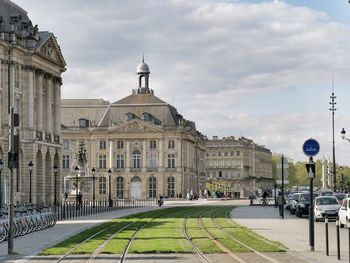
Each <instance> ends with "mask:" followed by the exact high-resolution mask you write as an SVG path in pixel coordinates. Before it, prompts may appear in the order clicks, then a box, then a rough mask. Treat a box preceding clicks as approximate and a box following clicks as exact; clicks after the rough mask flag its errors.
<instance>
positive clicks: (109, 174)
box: [108, 169, 113, 207]
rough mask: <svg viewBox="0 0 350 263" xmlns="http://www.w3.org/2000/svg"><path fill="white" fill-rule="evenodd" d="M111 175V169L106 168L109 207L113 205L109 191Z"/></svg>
mask: <svg viewBox="0 0 350 263" xmlns="http://www.w3.org/2000/svg"><path fill="white" fill-rule="evenodd" d="M111 177H112V171H111V169H108V179H109V180H108V204H109V207H112V206H113V201H112V193H111Z"/></svg>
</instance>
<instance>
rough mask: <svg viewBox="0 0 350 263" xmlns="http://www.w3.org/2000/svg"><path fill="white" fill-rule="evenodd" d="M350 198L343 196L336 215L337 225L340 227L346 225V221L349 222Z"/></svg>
mask: <svg viewBox="0 0 350 263" xmlns="http://www.w3.org/2000/svg"><path fill="white" fill-rule="evenodd" d="M349 203H350V198H349V197H348V198H345V199H344V200H343V204H342V206H341V207H340V209H339V212H338V216H339V226H340V227H341V228H343V227H344V225H347V224H348V222H350V207H349Z"/></svg>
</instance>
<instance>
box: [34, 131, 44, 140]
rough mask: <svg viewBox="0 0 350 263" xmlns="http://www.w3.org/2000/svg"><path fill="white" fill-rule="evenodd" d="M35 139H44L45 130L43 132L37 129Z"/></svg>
mask: <svg viewBox="0 0 350 263" xmlns="http://www.w3.org/2000/svg"><path fill="white" fill-rule="evenodd" d="M35 139H36V140H37V141H42V140H43V132H41V131H36V133H35Z"/></svg>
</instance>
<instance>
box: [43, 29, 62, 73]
mask: <svg viewBox="0 0 350 263" xmlns="http://www.w3.org/2000/svg"><path fill="white" fill-rule="evenodd" d="M38 52H39V53H40V54H41V55H42V56H44V57H46V58H48V59H50V60H52V61H55V62H56V63H58V64H60V65H62V66H65V65H66V62H65V61H64V58H63V55H62V52H61V49H60V47H59V45H58V43H57V41H56V39H55V38H54V37H53V36H51V37H50V38H49V39H48V40H47V41H46V42H45V43H43V44H42V46H41V47H40V48H39V50H38Z"/></svg>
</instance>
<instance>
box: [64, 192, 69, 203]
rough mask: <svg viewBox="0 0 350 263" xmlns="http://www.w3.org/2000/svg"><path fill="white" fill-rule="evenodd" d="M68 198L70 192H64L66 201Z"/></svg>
mask: <svg viewBox="0 0 350 263" xmlns="http://www.w3.org/2000/svg"><path fill="white" fill-rule="evenodd" d="M67 198H68V194H67V192H65V193H64V201H65V202H66V201H67Z"/></svg>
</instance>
